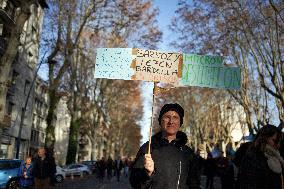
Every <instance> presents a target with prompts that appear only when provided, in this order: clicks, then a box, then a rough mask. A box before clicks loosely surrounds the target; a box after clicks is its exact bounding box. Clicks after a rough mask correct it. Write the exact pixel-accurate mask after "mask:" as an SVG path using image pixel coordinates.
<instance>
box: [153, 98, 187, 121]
mask: <svg viewBox="0 0 284 189" xmlns="http://www.w3.org/2000/svg"><path fill="white" fill-rule="evenodd" d="M168 111H175V112H176V113H178V115H179V117H180V126H181V125H182V124H183V116H184V110H183V108H182V107H181V106H180V105H179V104H177V103H174V104H165V105H164V106H163V107H162V109H161V111H160V115H159V118H158V121H159V124H160V125H161V121H162V117H163V115H164V114H165V113H167V112H168Z"/></svg>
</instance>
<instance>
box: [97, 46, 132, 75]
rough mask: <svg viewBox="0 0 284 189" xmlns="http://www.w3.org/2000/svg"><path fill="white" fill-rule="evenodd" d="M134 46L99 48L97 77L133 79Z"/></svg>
mask: <svg viewBox="0 0 284 189" xmlns="http://www.w3.org/2000/svg"><path fill="white" fill-rule="evenodd" d="M131 63H132V48H98V49H97V58H96V67H95V77H96V78H108V79H124V80H131V76H132V75H133V74H134V70H133V69H131V68H130V65H131Z"/></svg>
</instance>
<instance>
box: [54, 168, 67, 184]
mask: <svg viewBox="0 0 284 189" xmlns="http://www.w3.org/2000/svg"><path fill="white" fill-rule="evenodd" d="M65 176H66V174H65V170H64V169H63V168H62V167H60V166H58V165H57V166H56V174H55V180H56V182H57V183H61V182H63V180H64V179H65Z"/></svg>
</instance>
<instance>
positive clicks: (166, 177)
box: [130, 131, 200, 189]
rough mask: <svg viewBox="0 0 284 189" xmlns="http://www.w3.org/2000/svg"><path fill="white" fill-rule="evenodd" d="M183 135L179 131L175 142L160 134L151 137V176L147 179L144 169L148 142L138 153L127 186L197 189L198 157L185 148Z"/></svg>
mask: <svg viewBox="0 0 284 189" xmlns="http://www.w3.org/2000/svg"><path fill="white" fill-rule="evenodd" d="M186 142H187V137H186V134H185V133H183V132H181V131H179V132H178V133H177V138H176V140H173V141H171V143H169V142H168V140H166V139H164V138H162V133H161V132H160V133H157V134H156V135H154V136H153V137H152V144H151V155H152V158H153V161H154V173H153V175H152V176H151V177H149V176H148V175H147V173H146V170H145V169H144V155H145V153H147V150H148V142H147V143H145V144H143V145H142V146H141V148H140V149H139V152H138V153H137V156H136V159H135V162H134V164H133V167H132V168H131V175H130V183H131V186H132V187H133V188H135V189H147V188H148V189H149V188H151V189H164V188H165V189H197V188H199V187H200V171H199V165H198V160H197V156H196V155H195V154H194V152H193V151H192V150H191V149H190V148H189V147H188V146H186V145H185V144H186Z"/></svg>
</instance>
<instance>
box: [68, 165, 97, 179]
mask: <svg viewBox="0 0 284 189" xmlns="http://www.w3.org/2000/svg"><path fill="white" fill-rule="evenodd" d="M64 171H65V175H66V176H71V175H73V176H80V175H83V176H86V175H90V174H92V171H91V170H90V169H89V167H88V166H87V165H84V164H80V163H75V164H70V165H68V166H66V167H65V168H64Z"/></svg>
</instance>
